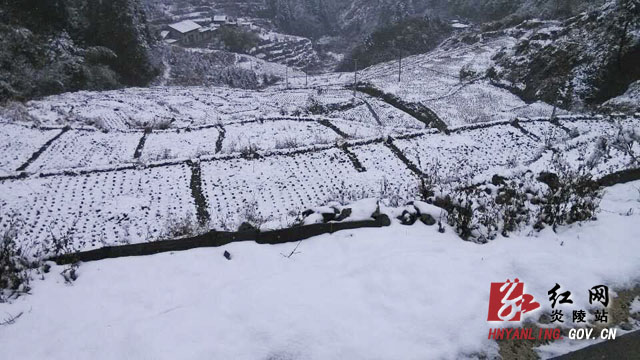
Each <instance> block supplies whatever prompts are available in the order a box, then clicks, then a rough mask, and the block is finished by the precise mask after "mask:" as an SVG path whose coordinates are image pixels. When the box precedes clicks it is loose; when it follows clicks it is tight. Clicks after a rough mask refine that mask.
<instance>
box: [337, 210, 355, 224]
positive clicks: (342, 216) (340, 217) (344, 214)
mask: <svg viewBox="0 0 640 360" xmlns="http://www.w3.org/2000/svg"><path fill="white" fill-rule="evenodd" d="M351 212H352V210H351V208H344V209H342V211H341V212H340V215H338V217H337V218H336V221H342V220H344V219H346V218H348V217H349V216H351Z"/></svg>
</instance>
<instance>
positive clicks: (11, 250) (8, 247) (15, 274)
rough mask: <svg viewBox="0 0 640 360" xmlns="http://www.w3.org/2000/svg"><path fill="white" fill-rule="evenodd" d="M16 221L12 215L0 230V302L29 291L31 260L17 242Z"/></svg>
mask: <svg viewBox="0 0 640 360" xmlns="http://www.w3.org/2000/svg"><path fill="white" fill-rule="evenodd" d="M16 221H17V220H16V218H15V217H12V218H11V219H10V220H9V221H8V222H7V223H5V224H4V225H6V227H4V230H2V231H1V232H0V303H1V302H4V301H6V300H7V299H8V298H11V297H12V296H14V295H15V294H19V293H22V292H26V291H29V272H28V271H29V261H28V259H27V258H26V256H24V254H23V251H22V249H21V248H20V247H19V246H18V244H17V243H16V238H17V237H18V228H17V226H16Z"/></svg>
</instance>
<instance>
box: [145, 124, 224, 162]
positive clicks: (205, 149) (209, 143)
mask: <svg viewBox="0 0 640 360" xmlns="http://www.w3.org/2000/svg"><path fill="white" fill-rule="evenodd" d="M219 136H220V131H219V129H218V128H216V127H209V128H203V129H197V130H188V129H184V130H177V131H176V130H160V131H154V132H152V133H151V134H149V135H147V139H146V141H145V144H144V148H143V151H142V154H141V155H142V156H141V157H142V160H144V161H158V160H166V159H173V158H178V159H192V158H196V157H199V156H202V155H212V154H215V153H216V143H217V141H218V138H219Z"/></svg>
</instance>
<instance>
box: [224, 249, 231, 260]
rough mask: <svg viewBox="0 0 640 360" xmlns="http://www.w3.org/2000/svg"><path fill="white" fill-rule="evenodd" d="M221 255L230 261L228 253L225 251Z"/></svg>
mask: <svg viewBox="0 0 640 360" xmlns="http://www.w3.org/2000/svg"><path fill="white" fill-rule="evenodd" d="M223 255H224V257H225V258H226V259H227V260H231V253H229V252H228V251H226V250H225V251H224V254H223Z"/></svg>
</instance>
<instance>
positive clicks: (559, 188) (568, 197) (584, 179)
mask: <svg viewBox="0 0 640 360" xmlns="http://www.w3.org/2000/svg"><path fill="white" fill-rule="evenodd" d="M552 165H553V167H554V168H555V169H554V170H555V172H554V173H550V172H545V173H541V174H540V176H539V177H538V180H540V181H541V182H543V183H545V184H546V185H547V186H548V190H547V191H546V193H545V194H544V196H543V197H542V199H541V205H540V210H539V212H538V215H537V220H536V224H535V225H534V227H535V228H536V229H539V230H540V229H543V228H544V227H545V225H549V226H551V227H552V228H553V230H554V231H555V230H556V229H557V227H558V226H561V225H569V224H573V223H576V222H580V221H586V220H591V219H593V218H594V217H595V214H596V212H597V210H598V208H599V206H600V198H601V194H600V189H599V186H598V183H597V182H596V181H594V180H593V179H592V176H591V175H590V174H589V173H587V172H586V170H585V169H584V168H581V169H578V170H574V169H572V168H571V167H570V166H569V165H568V164H566V163H565V162H564V161H563V160H562V159H561V158H560V157H559V156H554V161H553V164H552Z"/></svg>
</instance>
